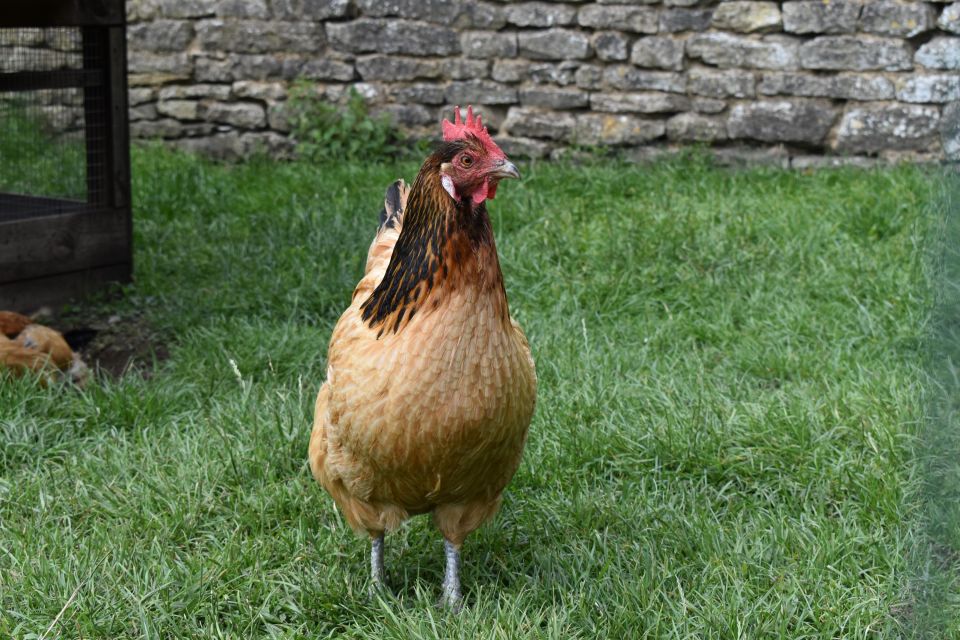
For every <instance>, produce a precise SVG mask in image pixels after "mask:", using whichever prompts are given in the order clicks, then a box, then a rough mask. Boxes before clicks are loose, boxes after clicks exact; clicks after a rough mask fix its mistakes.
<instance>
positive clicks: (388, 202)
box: [377, 178, 409, 231]
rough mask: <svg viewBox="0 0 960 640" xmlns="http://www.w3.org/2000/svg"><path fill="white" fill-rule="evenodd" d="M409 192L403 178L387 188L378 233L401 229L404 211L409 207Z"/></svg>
mask: <svg viewBox="0 0 960 640" xmlns="http://www.w3.org/2000/svg"><path fill="white" fill-rule="evenodd" d="M408 191H409V187H407V183H406V182H404V181H403V178H400V179H398V180H397V181H396V182H394V183H393V184H391V185H390V186H389V187H387V193H386V194H385V195H384V197H383V209H381V210H380V227H379V228H378V229H377V231H382V230H383V229H394V228H399V227H400V225H402V224H403V209H404V207H406V205H407V192H408Z"/></svg>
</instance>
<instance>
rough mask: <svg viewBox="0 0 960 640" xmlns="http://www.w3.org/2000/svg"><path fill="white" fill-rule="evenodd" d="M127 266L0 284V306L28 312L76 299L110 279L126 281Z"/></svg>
mask: <svg viewBox="0 0 960 640" xmlns="http://www.w3.org/2000/svg"><path fill="white" fill-rule="evenodd" d="M129 281H130V265H128V264H115V265H106V266H101V267H97V268H94V269H84V270H82V271H72V272H69V273H58V274H56V275H52V276H46V277H42V278H32V279H30V280H21V281H19V282H8V283H4V284H0V309H2V310H4V311H19V312H20V313H31V312H33V311H36V310H37V309H39V308H40V307H44V306H49V307H59V306H62V305H64V304H66V303H68V302H72V301H78V300H81V299H83V298H85V297H87V296H89V295H90V294H91V293H94V292H95V291H97V290H99V289H103V288H104V287H106V286H107V285H109V284H110V283H113V282H129Z"/></svg>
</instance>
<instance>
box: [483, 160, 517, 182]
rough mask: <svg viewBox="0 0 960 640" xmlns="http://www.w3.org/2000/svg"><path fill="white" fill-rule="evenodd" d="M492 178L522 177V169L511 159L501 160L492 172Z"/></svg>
mask: <svg viewBox="0 0 960 640" xmlns="http://www.w3.org/2000/svg"><path fill="white" fill-rule="evenodd" d="M490 177H491V178H497V179H498V180H502V179H503V178H517V179H518V180H519V179H520V170H519V169H517V165H515V164H513V163H512V162H510V161H509V160H501V161H500V162H498V163H497V164H496V165H495V166H494V168H493V171H491V172H490Z"/></svg>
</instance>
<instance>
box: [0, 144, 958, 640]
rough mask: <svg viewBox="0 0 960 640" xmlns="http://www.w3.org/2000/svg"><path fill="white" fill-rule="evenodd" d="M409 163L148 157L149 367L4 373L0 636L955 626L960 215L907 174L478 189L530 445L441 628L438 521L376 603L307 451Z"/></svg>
mask: <svg viewBox="0 0 960 640" xmlns="http://www.w3.org/2000/svg"><path fill="white" fill-rule="evenodd" d="M416 169H417V165H416V164H414V163H410V162H406V163H400V164H371V165H363V164H362V163H350V164H344V165H340V166H333V165H331V166H321V167H312V166H308V165H306V164H296V163H293V164H275V163H271V162H268V161H264V160H260V161H253V162H250V163H247V164H244V165H240V166H235V167H223V166H217V165H212V164H208V163H206V162H203V161H201V160H198V159H195V158H192V157H188V156H182V155H173V154H170V153H168V152H165V151H162V150H160V149H157V148H151V149H140V150H136V152H135V153H134V170H135V173H134V175H135V198H136V201H135V206H136V243H137V245H136V284H135V285H134V286H132V287H130V288H129V289H128V290H127V292H126V297H125V298H124V299H123V300H122V301H119V302H110V303H105V304H108V305H109V306H110V312H111V313H117V314H119V315H120V316H121V317H125V316H126V315H127V314H130V313H133V312H139V313H143V314H145V316H146V317H147V318H148V319H149V321H150V323H151V324H152V325H153V327H155V328H156V329H157V330H158V331H159V332H160V334H161V335H163V336H165V338H164V340H165V341H166V342H167V346H168V348H169V350H170V353H171V355H170V358H169V360H166V361H164V362H162V363H160V364H159V365H158V367H157V369H156V371H155V372H154V375H153V376H151V377H148V378H142V377H139V376H136V375H129V376H126V377H123V378H121V379H117V380H109V379H105V380H103V381H98V382H97V383H96V384H93V385H91V386H90V387H89V388H88V389H87V390H85V391H82V392H80V391H77V390H74V389H67V388H64V389H42V388H39V387H38V386H36V385H35V384H33V383H32V382H31V381H29V380H20V381H11V380H5V381H3V383H2V384H0V637H3V638H7V637H12V638H36V637H39V636H43V635H44V634H45V632H47V630H48V628H50V627H51V623H53V622H54V620H55V619H56V618H57V616H58V614H59V613H61V611H62V615H61V616H60V617H59V619H58V620H57V621H56V624H53V625H52V630H51V631H49V632H47V633H46V635H45V636H44V637H47V638H50V637H62V638H259V637H277V638H321V637H338V638H339V637H343V638H395V639H397V640H400V639H406V638H469V639H471V640H473V639H479V638H484V639H486V638H504V639H513V638H563V639H566V638H585V639H592V638H601V637H603V638H607V637H609V638H640V637H643V638H744V639H753V638H790V639H794V638H892V637H923V635H924V634H925V633H938V634H940V635H934V636H932V637H941V638H949V637H960V595H958V585H960V579H958V578H960V560H958V558H960V533H958V532H960V527H958V526H957V525H958V523H960V518H958V517H957V510H958V508H960V507H958V506H957V504H956V503H952V502H951V500H955V498H956V497H957V496H958V495H960V492H958V491H957V490H956V488H957V485H958V483H960V480H958V478H960V473H958V470H957V469H958V467H957V466H956V462H957V460H958V459H960V454H958V455H953V454H952V453H951V452H960V447H957V446H956V439H955V438H952V437H951V432H950V427H951V425H953V426H954V427H955V426H956V417H955V416H956V412H957V411H958V407H957V402H956V397H954V396H951V395H950V394H949V390H950V389H951V384H954V383H955V382H956V377H955V376H954V374H955V373H956V369H951V368H950V367H949V366H937V367H932V366H928V363H930V362H934V363H940V364H943V363H944V362H945V359H944V358H943V357H942V356H943V355H944V353H945V351H944V349H946V348H947V347H946V346H945V345H947V344H948V338H949V336H950V335H951V331H956V321H955V317H954V316H953V315H951V314H950V313H945V312H942V311H937V309H938V308H940V309H941V310H942V309H949V308H950V307H949V305H948V303H949V302H950V300H951V299H957V297H956V296H954V298H951V296H953V292H954V291H955V290H951V289H950V288H949V287H946V286H943V287H941V285H940V284H938V280H937V274H939V273H944V272H947V271H949V269H947V268H945V266H944V265H945V264H947V263H945V262H944V261H943V259H942V258H941V257H940V256H941V252H942V250H943V248H944V244H945V243H944V239H945V238H946V237H947V236H948V235H949V234H951V233H952V234H954V236H955V237H956V238H957V239H958V241H960V230H958V229H956V228H952V227H950V228H948V225H947V224H946V222H945V221H946V220H947V217H946V215H945V211H946V210H947V208H948V207H949V206H950V195H949V194H948V193H947V191H948V190H947V189H946V188H945V187H944V186H943V185H944V180H943V179H942V177H940V176H938V174H937V173H935V172H933V171H931V170H921V169H917V168H910V167H901V168H896V169H885V170H878V171H869V172H865V171H856V170H833V171H822V172H815V173H787V172H782V171H778V170H766V169H764V170H750V171H739V172H733V171H729V170H723V169H718V168H714V167H711V166H710V165H709V163H707V162H706V161H703V160H700V159H697V158H692V159H684V160H677V161H670V162H665V163H661V164H657V165H654V166H646V167H639V166H632V165H621V164H617V163H614V162H604V163H597V164H590V165H587V166H579V167H577V166H566V165H549V164H532V165H527V166H522V167H521V170H522V171H523V173H524V179H523V180H522V181H520V182H519V183H515V182H511V183H510V184H504V185H503V187H502V188H501V189H500V192H499V193H498V197H497V199H496V200H495V201H494V202H493V203H492V204H491V210H492V217H493V221H494V226H495V228H496V231H497V239H498V245H499V249H500V252H501V262H502V265H503V269H504V275H505V278H506V283H507V289H508V294H509V296H510V303H511V309H512V311H513V314H514V315H515V317H517V319H518V320H519V321H520V322H521V323H522V324H523V326H524V328H525V330H526V333H527V335H528V337H529V339H530V343H531V345H532V348H533V352H534V357H535V359H536V361H537V367H538V372H539V376H540V394H539V404H538V407H537V412H536V415H535V417H534V420H533V424H532V427H531V435H530V440H529V444H528V445H527V450H526V453H525V457H524V462H523V464H522V466H521V468H520V471H519V472H518V474H517V476H516V478H515V479H514V482H513V483H512V484H511V485H510V487H509V488H508V491H507V494H506V497H505V500H504V504H503V508H502V510H501V512H500V515H499V516H498V517H497V519H496V520H495V521H494V522H493V523H492V524H489V525H487V526H485V527H484V528H482V529H481V530H480V531H478V532H477V533H476V534H475V535H473V536H472V537H471V538H470V539H468V541H467V544H466V546H465V553H464V564H465V566H464V572H463V580H464V587H465V595H466V598H467V608H466V609H465V610H464V611H463V612H462V613H461V614H459V615H456V614H450V613H447V612H444V611H440V610H437V609H436V608H434V606H433V605H434V602H435V600H436V598H437V597H438V595H439V584H440V581H441V579H442V572H443V554H442V545H441V539H440V536H439V534H437V532H436V531H434V530H433V529H432V527H431V525H430V524H429V521H428V520H426V519H424V518H418V519H415V520H414V521H412V522H411V523H410V524H409V525H408V526H406V527H405V528H403V529H402V530H401V531H400V532H398V533H396V534H394V535H392V536H388V538H387V556H386V559H387V571H388V583H389V585H390V587H391V591H392V592H393V594H395V599H387V600H385V601H382V600H370V599H368V597H367V595H366V594H367V573H368V568H367V553H368V543H367V542H366V541H365V540H362V539H360V538H357V537H355V536H354V535H353V533H352V532H351V531H350V530H349V528H348V527H347V526H346V525H345V523H344V521H343V519H342V518H341V517H340V516H339V515H338V514H337V513H336V512H335V511H334V509H333V505H332V502H331V500H330V499H329V498H328V497H327V496H326V494H324V493H323V492H322V490H321V489H320V488H319V487H317V486H316V485H315V483H314V481H313V479H312V478H311V477H310V473H309V470H308V468H307V464H306V448H307V440H308V436H309V431H310V421H311V417H312V405H313V401H314V397H315V394H316V392H317V389H318V387H319V385H320V383H321V381H322V379H323V377H324V373H325V362H324V359H325V355H326V345H327V340H328V338H329V335H330V331H331V329H332V327H333V324H334V322H335V321H336V319H337V317H338V315H339V313H340V312H341V311H342V310H343V308H345V306H346V305H347V304H348V301H349V299H350V294H351V292H352V289H353V286H354V284H355V283H356V281H357V280H358V278H359V275H360V274H361V272H362V268H363V260H364V257H365V252H366V248H367V246H368V244H369V242H370V239H371V237H372V234H373V231H374V228H375V226H376V216H377V213H378V211H379V208H380V202H381V200H382V195H383V191H384V188H385V186H386V185H387V184H388V183H389V182H390V181H391V180H392V179H394V178H395V177H397V176H398V175H402V176H405V177H406V178H407V179H412V177H413V176H414V174H415V172H416ZM954 202H955V200H954ZM957 246H960V242H958V245H957ZM957 264H958V265H960V261H957ZM955 275H957V276H960V269H958V270H957V271H956V272H955ZM958 280H960V277H958ZM938 301H939V302H940V307H937V305H936V303H937V302H938ZM955 308H956V309H960V305H958V306H957V307H955ZM951 323H952V324H951ZM937 327H940V329H937ZM937 336H940V337H939V338H938V337H937ZM929 354H932V355H933V357H932V358H930V357H928V355H929ZM954 362H960V360H955V361H954ZM938 381H939V384H938V383H937V382H938ZM951 447H952V449H951ZM946 454H950V455H949V456H948V455H946ZM951 456H952V457H951ZM951 505H952V506H951ZM938 627H939V629H940V630H939V631H937V632H933V631H932V630H934V629H936V628H938Z"/></svg>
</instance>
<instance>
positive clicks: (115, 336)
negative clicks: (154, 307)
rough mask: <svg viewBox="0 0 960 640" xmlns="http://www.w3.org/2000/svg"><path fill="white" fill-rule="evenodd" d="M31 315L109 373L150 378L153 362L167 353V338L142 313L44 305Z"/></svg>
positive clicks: (90, 364)
mask: <svg viewBox="0 0 960 640" xmlns="http://www.w3.org/2000/svg"><path fill="white" fill-rule="evenodd" d="M33 319H34V320H35V321H36V322H39V323H40V324H45V325H47V326H49V327H51V328H53V329H56V330H57V331H59V332H60V333H62V334H63V337H64V338H65V339H66V340H67V343H68V344H69V345H70V348H72V349H73V350H74V351H76V352H77V353H79V354H80V357H81V358H83V361H84V362H86V364H87V366H88V367H90V369H91V370H93V371H100V372H102V373H106V374H108V375H110V376H112V377H120V376H122V375H126V374H128V373H137V374H139V375H141V376H143V377H146V378H149V377H150V376H151V375H152V374H153V370H154V368H155V366H156V365H157V364H158V363H160V362H162V361H164V360H166V359H167V358H168V357H170V352H169V350H168V349H167V341H166V340H164V339H163V337H162V336H161V333H160V332H159V331H158V330H156V329H155V328H154V327H153V326H151V325H150V322H149V321H148V320H147V318H146V317H145V316H144V314H143V313H140V312H137V311H132V312H123V313H118V312H116V311H111V310H103V309H97V308H83V307H71V308H69V309H68V310H67V311H63V312H59V313H58V312H53V311H50V310H47V309H44V310H42V311H40V312H38V313H36V314H34V315H33Z"/></svg>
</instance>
